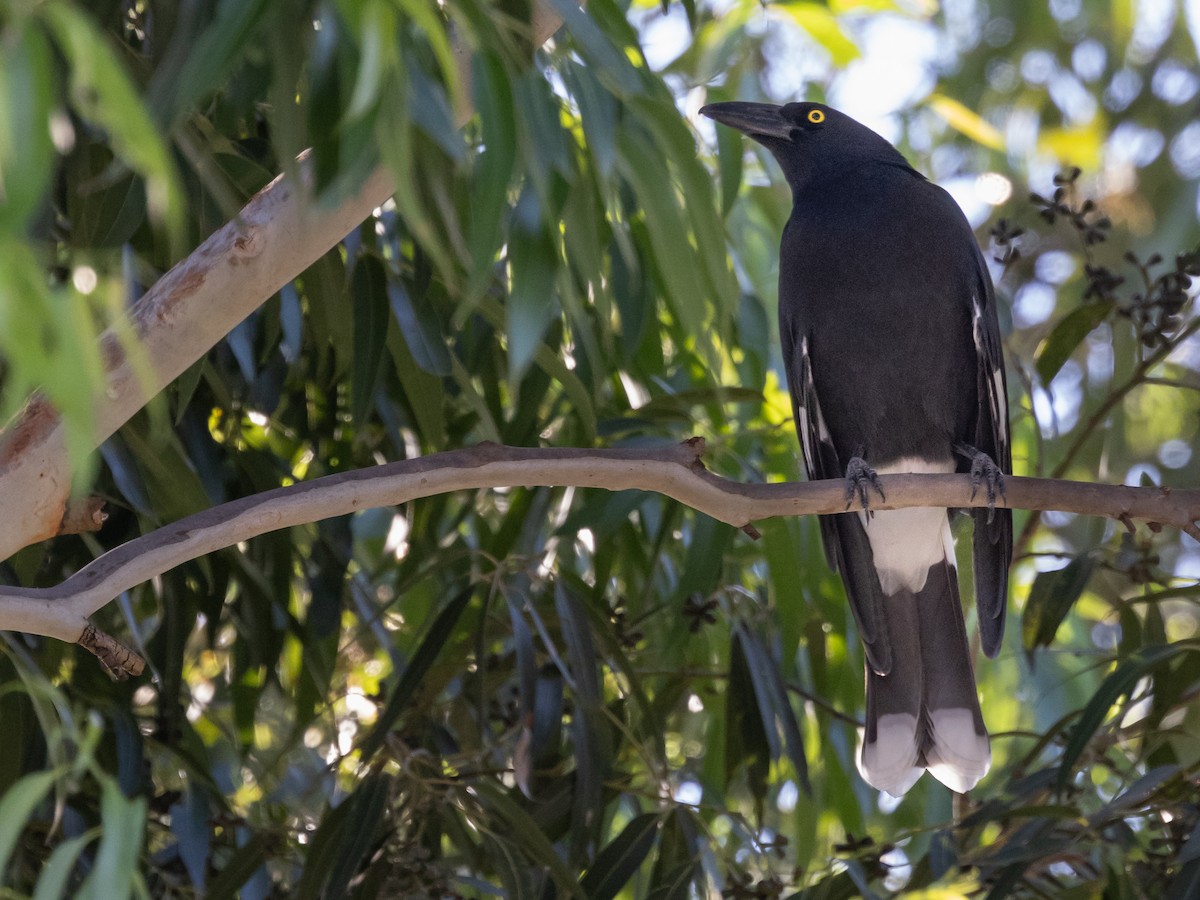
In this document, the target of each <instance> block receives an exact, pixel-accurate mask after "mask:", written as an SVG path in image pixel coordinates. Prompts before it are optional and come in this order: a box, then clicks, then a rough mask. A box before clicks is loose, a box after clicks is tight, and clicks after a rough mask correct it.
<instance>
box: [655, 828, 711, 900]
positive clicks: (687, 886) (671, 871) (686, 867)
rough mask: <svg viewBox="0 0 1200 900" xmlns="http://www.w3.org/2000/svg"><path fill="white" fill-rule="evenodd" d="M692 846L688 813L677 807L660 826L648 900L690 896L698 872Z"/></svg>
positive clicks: (668, 899) (693, 842) (691, 829)
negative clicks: (660, 835)
mask: <svg viewBox="0 0 1200 900" xmlns="http://www.w3.org/2000/svg"><path fill="white" fill-rule="evenodd" d="M694 845H695V828H694V826H693V824H692V822H691V813H689V812H688V811H687V810H685V809H684V808H683V807H679V806H677V807H675V808H674V809H672V810H671V812H670V813H668V814H667V817H666V819H665V821H664V822H663V826H662V837H661V838H660V839H659V842H658V858H657V859H655V860H654V871H653V873H652V874H651V877H650V888H649V890H648V892H647V894H646V896H647V900H687V898H689V897H690V896H692V883H693V882H694V881H695V878H696V875H697V874H698V873H699V872H700V854H699V852H697V851H696V850H694V849H693V847H694ZM700 896H702V897H703V896H704V892H703V891H701V892H700Z"/></svg>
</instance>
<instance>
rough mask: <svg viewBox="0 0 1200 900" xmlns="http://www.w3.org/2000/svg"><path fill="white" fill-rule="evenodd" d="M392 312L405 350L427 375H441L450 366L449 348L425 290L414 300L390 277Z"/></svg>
mask: <svg viewBox="0 0 1200 900" xmlns="http://www.w3.org/2000/svg"><path fill="white" fill-rule="evenodd" d="M387 293H388V299H389V300H390V301H391V305H392V315H394V316H395V317H396V323H397V324H398V325H399V326H400V334H401V335H403V336H404V343H405V344H407V345H408V352H409V353H411V354H412V358H413V359H414V360H415V361H416V363H417V365H418V366H420V367H421V368H422V369H423V370H424V371H426V372H428V373H429V374H430V375H438V376H441V377H445V376H446V375H449V374H450V372H451V371H452V369H453V366H452V365H451V364H450V350H449V348H448V347H447V346H446V338H445V336H444V334H443V332H442V323H441V321H440V320H439V319H438V317H437V313H436V312H435V311H434V309H433V304H432V303H430V302H429V293H428V291H426V292H425V293H424V294H423V295H419V296H421V299H419V300H418V299H414V298H413V296H412V294H410V293H409V292H408V291H407V290H406V289H405V287H404V285H403V284H402V283H400V282H399V281H397V280H395V279H391V280H389V282H388V286H387Z"/></svg>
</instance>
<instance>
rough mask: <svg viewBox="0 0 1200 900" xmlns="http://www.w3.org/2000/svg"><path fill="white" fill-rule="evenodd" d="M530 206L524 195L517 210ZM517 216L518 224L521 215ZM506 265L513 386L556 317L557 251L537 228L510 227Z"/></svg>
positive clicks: (532, 198)
mask: <svg viewBox="0 0 1200 900" xmlns="http://www.w3.org/2000/svg"><path fill="white" fill-rule="evenodd" d="M534 202H535V200H534V197H533V195H532V194H531V193H528V192H527V193H526V194H525V195H524V197H522V199H521V202H520V203H519V204H518V210H520V208H521V207H522V206H528V205H529V204H533V203H534ZM517 215H518V221H519V220H520V218H521V213H520V212H519V211H518V214H517ZM508 264H509V277H510V279H511V287H510V288H509V293H508V305H507V306H506V307H505V309H506V312H507V329H506V330H507V334H508V378H509V382H510V383H511V384H514V385H515V384H518V383H519V382H520V380H521V378H522V377H523V376H524V374H525V370H526V369H528V368H529V365H530V363H532V362H533V358H534V355H535V354H536V353H537V349H538V347H539V346H540V345H541V343H542V336H543V335H544V334H545V333H546V328H547V327H548V326H549V325H550V322H551V320H552V319H553V318H554V316H555V315H557V314H558V304H557V302H556V301H555V293H554V281H555V278H556V276H557V274H558V251H557V249H556V247H555V244H554V240H553V239H552V238H551V237H550V235H549V234H548V233H547V232H546V231H545V230H544V229H543V228H541V227H540V225H539V226H536V227H533V228H530V227H527V226H522V225H518V224H514V227H513V228H512V229H510V231H509V236H508Z"/></svg>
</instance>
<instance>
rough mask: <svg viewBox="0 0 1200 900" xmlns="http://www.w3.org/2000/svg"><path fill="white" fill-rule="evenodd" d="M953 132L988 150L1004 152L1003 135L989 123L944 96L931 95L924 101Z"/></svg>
mask: <svg viewBox="0 0 1200 900" xmlns="http://www.w3.org/2000/svg"><path fill="white" fill-rule="evenodd" d="M925 102H926V103H928V104H929V108H930V109H932V110H933V111H934V112H935V113H937V114H938V115H939V116H941V117H942V118H943V119H944V120H945V121H946V124H948V125H949V126H950V127H951V128H953V129H954V130H955V131H957V132H959V133H961V134H965V135H966V136H967V137H969V138H970V139H971V140H973V141H975V143H977V144H982V145H983V146H985V147H987V148H988V149H989V150H997V151H1000V152H1003V151H1004V135H1002V134H1001V133H1000V131H999V129H997V128H996V126H995V125H993V124H992V123H991V122H989V121H987V120H986V119H985V118H983V117H982V116H981V115H979V114H978V113H976V112H972V111H971V110H970V109H968V108H967V107H966V106H964V105H963V104H961V103H959V102H958V101H957V100H955V99H953V98H952V97H947V96H946V95H945V94H931V95H930V97H929V99H928V100H926V101H925Z"/></svg>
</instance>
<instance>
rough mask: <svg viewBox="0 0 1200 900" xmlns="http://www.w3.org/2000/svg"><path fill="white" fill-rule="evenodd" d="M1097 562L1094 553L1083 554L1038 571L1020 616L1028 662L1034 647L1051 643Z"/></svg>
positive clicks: (1094, 569) (1046, 645) (1097, 559)
mask: <svg viewBox="0 0 1200 900" xmlns="http://www.w3.org/2000/svg"><path fill="white" fill-rule="evenodd" d="M1099 561H1100V560H1099V556H1098V555H1097V554H1095V553H1083V554H1081V555H1079V556H1077V557H1075V558H1074V559H1073V560H1071V561H1070V562H1069V563H1067V564H1066V566H1064V567H1063V568H1061V569H1056V570H1054V571H1052V572H1039V573H1038V576H1037V578H1035V579H1034V581H1033V587H1031V588H1030V589H1029V600H1028V601H1027V602H1026V604H1025V612H1024V613H1023V614H1022V616H1021V636H1022V639H1023V641H1024V644H1025V652H1026V653H1027V654H1029V657H1030V660H1031V661H1032V659H1033V656H1032V653H1033V651H1034V650H1036V649H1037V648H1038V647H1049V646H1050V645H1051V644H1052V643H1054V636H1055V635H1056V634H1057V633H1058V626H1059V625H1061V624H1062V621H1063V619H1065V618H1066V617H1067V613H1069V612H1070V611H1071V607H1073V606H1074V605H1075V601H1076V600H1078V599H1079V598H1080V596H1081V595H1082V594H1083V591H1084V588H1086V587H1087V584H1088V582H1089V581H1090V580H1091V578H1092V573H1093V572H1095V571H1096V566H1097V564H1098V563H1099Z"/></svg>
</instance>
